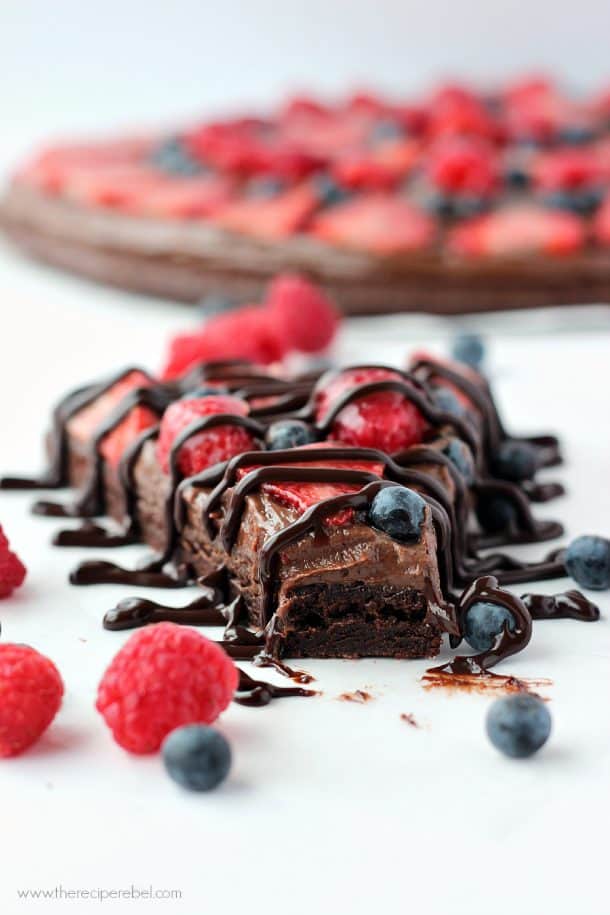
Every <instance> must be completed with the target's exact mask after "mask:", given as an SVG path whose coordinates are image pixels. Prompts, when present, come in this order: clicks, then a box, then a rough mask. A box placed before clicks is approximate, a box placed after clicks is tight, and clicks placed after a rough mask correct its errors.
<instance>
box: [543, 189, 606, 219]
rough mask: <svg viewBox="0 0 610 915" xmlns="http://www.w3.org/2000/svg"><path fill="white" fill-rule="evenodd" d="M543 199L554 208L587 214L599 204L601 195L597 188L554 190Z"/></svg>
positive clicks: (581, 214) (580, 214)
mask: <svg viewBox="0 0 610 915" xmlns="http://www.w3.org/2000/svg"><path fill="white" fill-rule="evenodd" d="M543 200H544V203H545V204H546V205H547V206H548V207H552V209H554V210H568V211H570V212H572V213H576V214H577V215H578V216H589V215H590V214H591V213H593V212H595V210H596V209H597V208H598V206H599V205H600V203H601V201H602V195H601V193H600V192H599V191H598V190H595V189H594V188H589V189H588V190H582V191H554V192H553V193H552V194H547V195H546V196H545V197H544V198H543Z"/></svg>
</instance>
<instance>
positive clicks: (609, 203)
mask: <svg viewBox="0 0 610 915" xmlns="http://www.w3.org/2000/svg"><path fill="white" fill-rule="evenodd" d="M593 231H594V233H595V238H596V240H597V241H598V242H599V244H600V245H610V194H608V195H607V196H606V198H605V199H604V202H603V203H602V205H601V207H600V208H599V210H598V212H597V214H596V216H595V221H594V226H593Z"/></svg>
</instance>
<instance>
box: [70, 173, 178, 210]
mask: <svg viewBox="0 0 610 915" xmlns="http://www.w3.org/2000/svg"><path fill="white" fill-rule="evenodd" d="M166 184H167V179H165V178H164V177H162V176H160V175H159V173H158V172H156V171H154V170H153V169H151V168H147V167H145V166H139V165H125V166H123V165H118V166H117V165H108V166H100V167H98V166H95V167H92V168H90V167H89V166H82V167H81V166H77V167H75V168H73V169H71V170H70V171H69V172H68V173H67V174H66V176H65V179H64V184H63V190H64V193H65V194H66V196H68V197H71V198H73V199H74V200H77V201H78V202H80V203H85V204H89V205H93V206H101V207H111V208H113V209H120V210H134V209H138V208H139V206H141V205H142V203H143V201H145V200H146V198H147V197H148V195H149V193H150V191H151V190H154V188H158V187H164V186H166Z"/></svg>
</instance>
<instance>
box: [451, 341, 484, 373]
mask: <svg viewBox="0 0 610 915" xmlns="http://www.w3.org/2000/svg"><path fill="white" fill-rule="evenodd" d="M451 355H452V356H453V358H454V359H457V361H458V362H463V363H464V364H465V365H469V366H470V367H471V368H473V369H476V370H477V371H478V370H479V368H480V366H481V363H482V362H483V357H484V356H485V345H484V343H483V341H482V339H481V337H479V335H478V334H458V335H457V336H456V337H455V339H454V340H453V343H452V345H451Z"/></svg>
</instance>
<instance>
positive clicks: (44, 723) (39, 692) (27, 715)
mask: <svg viewBox="0 0 610 915" xmlns="http://www.w3.org/2000/svg"><path fill="white" fill-rule="evenodd" d="M0 574H1V573H0ZM63 692H64V685H63V683H62V680H61V677H60V675H59V671H58V670H57V668H56V667H55V665H54V664H53V662H52V661H50V660H49V658H45V656H44V655H42V654H39V652H37V651H35V650H34V649H33V648H30V647H29V646H28V645H10V644H4V645H0V696H2V702H1V703H0V756H2V757H6V756H17V754H18V753H22V752H23V751H24V750H27V749H28V747H31V746H32V744H33V743H35V742H36V741H37V740H38V738H39V737H40V736H41V735H42V734H43V733H44V731H46V729H47V728H48V727H49V725H50V724H51V722H52V721H53V719H54V718H55V715H56V714H57V712H58V711H59V707H60V705H61V699H62V696H63Z"/></svg>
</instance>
